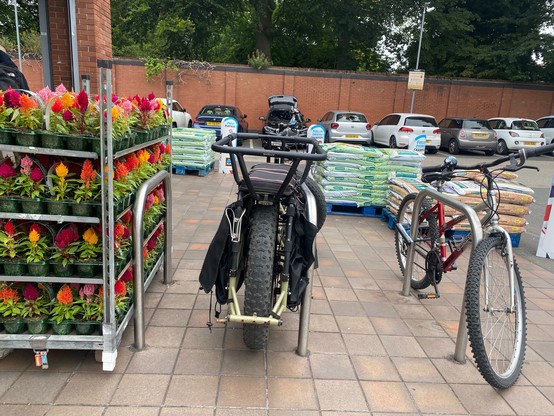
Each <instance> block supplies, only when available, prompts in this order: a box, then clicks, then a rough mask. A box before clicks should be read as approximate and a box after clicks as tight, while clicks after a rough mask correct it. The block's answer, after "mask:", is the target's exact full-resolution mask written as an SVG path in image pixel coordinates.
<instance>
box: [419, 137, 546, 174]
mask: <svg viewBox="0 0 554 416" xmlns="http://www.w3.org/2000/svg"><path fill="white" fill-rule="evenodd" d="M551 152H554V144H548V145H546V146H539V147H536V148H533V149H520V150H519V151H518V152H517V153H514V154H511V155H509V156H504V157H501V158H498V159H496V160H493V161H492V162H489V163H484V162H481V163H477V164H476V165H471V166H460V165H458V166H456V167H455V168H454V169H453V170H476V169H477V170H482V169H485V168H492V167H493V166H498V165H500V164H501V163H504V162H508V161H510V160H512V159H521V160H522V161H523V162H522V163H521V164H523V163H525V160H526V159H527V158H528V157H535V156H540V155H544V154H546V153H551ZM443 169H444V167H443V166H442V165H440V166H439V165H437V166H426V167H424V168H422V172H423V173H431V172H441V171H442V170H443Z"/></svg>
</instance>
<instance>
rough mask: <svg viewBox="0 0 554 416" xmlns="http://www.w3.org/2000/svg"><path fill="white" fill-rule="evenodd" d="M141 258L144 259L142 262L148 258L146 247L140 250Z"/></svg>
mask: <svg viewBox="0 0 554 416" xmlns="http://www.w3.org/2000/svg"><path fill="white" fill-rule="evenodd" d="M142 257H144V260H146V259H147V258H148V249H147V248H146V247H144V248H143V249H142Z"/></svg>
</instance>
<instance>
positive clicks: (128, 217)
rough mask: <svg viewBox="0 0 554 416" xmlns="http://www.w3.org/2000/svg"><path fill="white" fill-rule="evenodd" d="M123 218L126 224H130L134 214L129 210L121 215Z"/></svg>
mask: <svg viewBox="0 0 554 416" xmlns="http://www.w3.org/2000/svg"><path fill="white" fill-rule="evenodd" d="M121 219H122V221H123V222H124V223H125V224H130V223H131V221H132V220H133V214H132V213H131V211H127V212H126V213H125V215H123V217H121Z"/></svg>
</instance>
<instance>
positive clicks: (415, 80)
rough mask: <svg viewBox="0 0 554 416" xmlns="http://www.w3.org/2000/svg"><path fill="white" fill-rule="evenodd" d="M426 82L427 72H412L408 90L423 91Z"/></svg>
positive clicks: (409, 77) (409, 76)
mask: <svg viewBox="0 0 554 416" xmlns="http://www.w3.org/2000/svg"><path fill="white" fill-rule="evenodd" d="M424 81H425V71H421V70H417V71H410V74H409V75H408V89H409V90H422V89H423V84H424Z"/></svg>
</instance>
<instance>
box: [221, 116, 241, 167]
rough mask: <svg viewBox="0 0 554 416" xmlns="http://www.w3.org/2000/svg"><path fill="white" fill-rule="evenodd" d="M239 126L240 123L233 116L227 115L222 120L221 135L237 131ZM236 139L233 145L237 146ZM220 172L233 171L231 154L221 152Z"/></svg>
mask: <svg viewBox="0 0 554 416" xmlns="http://www.w3.org/2000/svg"><path fill="white" fill-rule="evenodd" d="M238 128H239V123H238V121H237V120H235V119H234V118H233V117H225V118H224V119H223V120H221V137H225V136H228V135H229V134H233V133H236V132H237V131H238ZM236 142H237V141H236V140H233V146H236V145H237V143H236ZM219 173H233V168H232V165H231V155H230V154H229V153H220V154H219Z"/></svg>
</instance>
